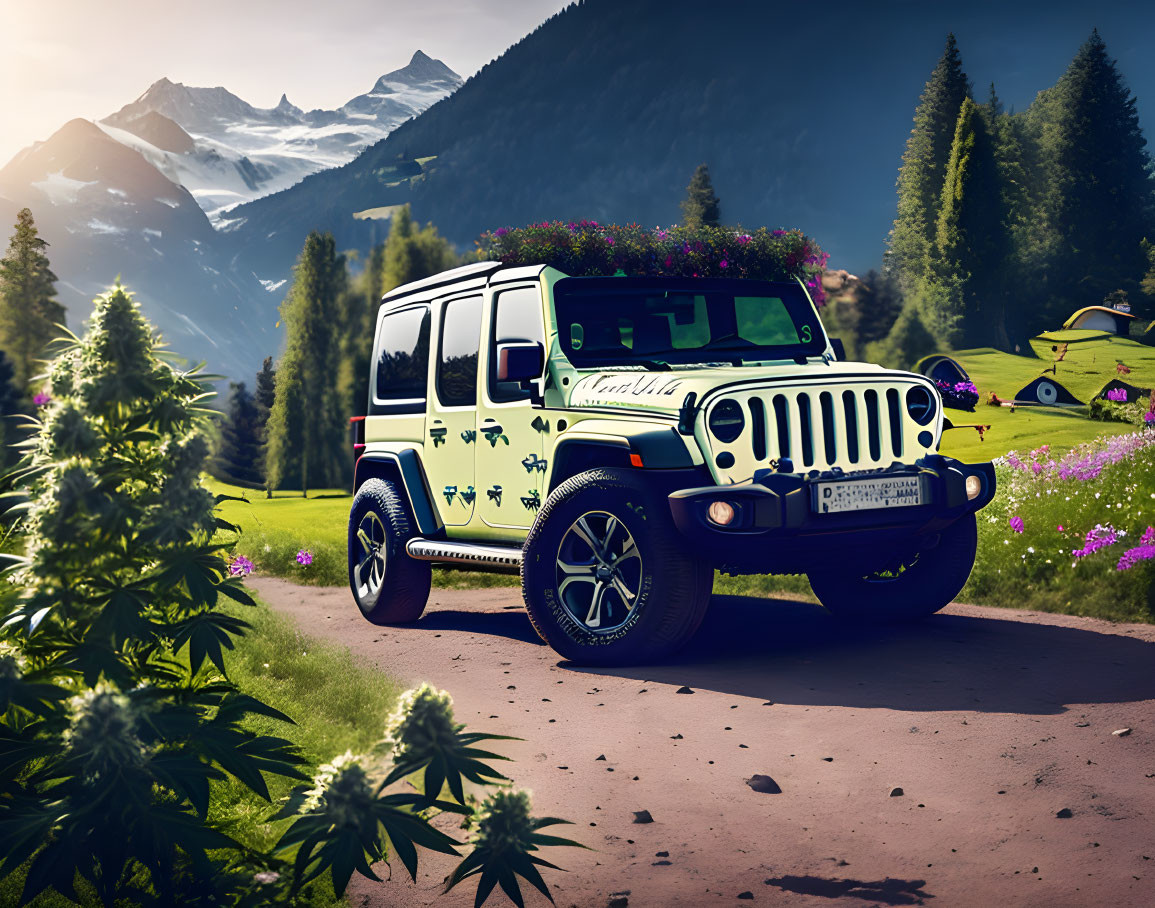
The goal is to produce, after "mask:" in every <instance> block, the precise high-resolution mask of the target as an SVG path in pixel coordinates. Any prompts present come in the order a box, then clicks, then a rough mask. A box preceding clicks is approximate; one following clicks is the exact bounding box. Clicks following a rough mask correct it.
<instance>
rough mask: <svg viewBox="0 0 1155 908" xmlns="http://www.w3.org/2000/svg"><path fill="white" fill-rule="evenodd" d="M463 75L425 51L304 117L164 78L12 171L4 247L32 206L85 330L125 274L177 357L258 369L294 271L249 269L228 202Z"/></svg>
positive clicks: (310, 164) (352, 148) (24, 155)
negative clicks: (100, 298) (231, 228)
mask: <svg viewBox="0 0 1155 908" xmlns="http://www.w3.org/2000/svg"><path fill="white" fill-rule="evenodd" d="M460 84H461V78H460V77H459V76H458V75H457V74H456V73H454V72H453V71H452V70H451V69H449V68H448V67H447V66H445V64H443V63H441V62H440V61H438V60H433V59H431V58H430V57H428V56H426V55H425V54H423V53H421V52H420V51H418V52H417V53H416V54H414V56H413V59H412V60H410V62H409V64H408V65H407V66H405V67H404V68H402V69H399V70H396V71H394V72H391V73H388V74H387V75H384V76H382V77H381V78H380V79H378V80H377V82H376V83H375V84H374V85H373V87H372V88H371V89H370V90H369V91H368V92H366V93H365V94H363V95H358V96H357V97H355V98H353V99H351V100H350V101H349V102H348V103H347V104H345V105H343V106H342V107H340V108H338V109H336V110H313V111H308V112H305V111H302V110H300V109H299V108H298V107H295V106H294V105H293V104H291V103H290V102H289V100H288V99H287V98H285V97H283V96H282V98H281V102H280V103H279V104H278V105H277V106H276V107H272V108H267V109H263V108H258V107H253V106H252V105H251V104H248V103H247V102H245V101H243V100H242V99H240V98H238V97H237V96H236V95H234V94H232V93H231V92H229V91H227V90H226V89H224V88H195V87H189V86H185V85H180V84H177V83H174V82H170V81H169V80H168V79H161V80H160V81H159V82H156V83H154V84H153V85H152V86H151V87H150V88H149V89H148V91H146V92H145V93H144V94H143V95H141V97H140V98H138V99H137V100H136V101H134V102H132V103H131V104H129V105H126V106H125V107H123V108H121V109H120V110H119V111H117V112H116V113H115V114H112V115H111V116H109V117H107V118H106V119H105V120H103V121H101V122H99V123H92V122H90V121H88V120H79V119H78V120H72V121H70V122H68V123H67V124H65V125H64V126H63V127H61V128H60V129H59V130H57V131H56V132H55V133H54V134H53V135H52V136H50V137H49V138H48V139H47V140H46V141H43V142H37V143H36V144H34V145H31V146H29V147H28V148H25V149H24V150H23V151H21V152H20V153H19V154H17V155H16V156H15V157H14V158H13V159H12V160H11V161H10V162H9V163H8V164H7V165H6V166H5V167H3V168H2V169H0V220H2V223H0V232H2V235H0V243H2V242H3V240H4V238H5V237H6V236H7V235H9V234H10V233H11V225H12V224H13V223H14V220H15V213H16V211H17V210H18V209H19V208H23V207H28V208H30V209H31V210H32V214H33V217H34V218H35V220H36V224H37V227H38V228H39V230H40V234H41V236H43V237H44V239H46V240H47V241H48V242H49V244H50V247H49V250H48V255H49V258H50V260H51V262H52V269H53V271H54V272H55V273H56V274H57V276H58V277H59V279H60V280H59V283H58V284H57V290H58V293H59V296H60V301H61V302H62V303H63V304H64V305H65V307H66V308H67V309H68V323H69V326H70V327H71V328H72V329H74V330H77V329H79V328H81V326H82V323H83V321H84V320H85V319H86V318H88V315H89V312H90V311H91V303H92V299H93V297H95V296H96V295H97V294H99V293H100V292H102V291H103V290H104V289H105V288H106V287H107V286H108V285H109V284H111V283H112V282H113V281H114V280H115V279H116V278H117V276H118V275H119V276H120V277H121V278H122V279H123V281H124V283H125V285H126V286H127V287H128V288H129V289H131V290H134V291H135V292H136V294H137V297H138V298H139V299H140V301H141V303H142V305H143V307H144V310H145V314H146V315H147V316H148V317H149V318H150V319H151V320H152V321H153V323H154V324H155V325H157V327H158V328H160V330H161V332H162V333H163V334H164V335H165V337H166V339H167V340H168V341H169V342H170V344H171V346H172V348H173V350H174V351H176V352H177V353H179V354H181V355H182V356H185V357H187V358H189V359H191V360H197V359H205V360H207V361H208V365H209V368H210V369H211V370H213V371H217V372H223V373H225V374H227V375H229V376H231V377H233V378H245V377H247V376H250V375H251V374H252V373H253V372H254V371H255V370H256V369H258V368H259V366H260V363H261V359H262V358H263V357H265V356H268V355H276V354H277V353H279V352H280V346H281V344H282V341H283V332H282V331H281V330H280V329H278V328H277V320H278V314H277V307H278V305H279V303H280V301H281V299H282V297H283V296H284V284H285V281H286V279H287V278H286V276H285V275H282V274H277V275H276V276H275V277H273V278H268V276H267V275H264V274H261V275H259V276H258V275H255V274H254V273H253V270H252V268H253V266H252V265H246V264H244V263H242V261H241V260H240V258H239V257H238V254H237V248H236V243H235V241H234V238H233V237H232V236H231V235H230V234H229V233H228V232H227V231H222V230H220V229H214V227H215V228H221V227H227V226H228V219H227V215H225V216H222V212H223V210H224V209H226V208H227V207H228V206H230V205H234V204H236V203H238V202H245V201H251V200H253V199H257V198H260V197H262V196H265V195H267V194H269V193H272V192H276V191H278V190H281V189H284V188H286V187H288V186H291V185H293V184H294V183H296V182H298V181H299V180H301V179H302V178H303V177H305V176H308V175H309V174H312V173H315V172H317V171H320V170H324V169H326V168H331V167H336V166H338V165H341V164H345V163H347V162H349V161H350V160H352V159H353V158H354V157H355V156H356V155H357V154H358V153H359V152H360V151H361V150H363V149H364V147H365V146H366V145H369V144H370V143H373V142H376V141H378V140H379V139H381V138H382V137H384V136H386V135H388V133H389V132H390V131H391V130H392V129H393V128H394V127H395V126H397V125H398V124H400V123H401V122H403V121H405V120H408V119H410V118H411V117H413V116H416V115H417V114H419V113H420V112H421V111H423V110H425V109H426V108H427V107H429V106H430V105H432V104H434V103H436V102H437V101H438V100H440V99H441V98H442V97H444V96H445V95H447V94H449V93H450V92H452V91H453V90H454V89H456V88H457V86H459V85H460ZM300 240H301V242H304V237H303V236H302V237H301V238H300ZM259 277H260V278H266V279H265V280H260V279H258V278H259Z"/></svg>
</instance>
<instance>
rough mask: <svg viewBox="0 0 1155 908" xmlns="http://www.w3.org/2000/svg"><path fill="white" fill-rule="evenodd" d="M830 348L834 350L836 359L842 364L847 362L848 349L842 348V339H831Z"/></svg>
mask: <svg viewBox="0 0 1155 908" xmlns="http://www.w3.org/2000/svg"><path fill="white" fill-rule="evenodd" d="M830 346H831V348H832V349H833V350H834V358H835V359H836V360H837V361H838V362H840V363H843V362H846V348H845V347H844V346H842V338H840V337H832V338H830Z"/></svg>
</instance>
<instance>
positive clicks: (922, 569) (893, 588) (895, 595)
mask: <svg viewBox="0 0 1155 908" xmlns="http://www.w3.org/2000/svg"><path fill="white" fill-rule="evenodd" d="M922 542H923V545H920V546H916V547H914V548H912V549H911V550H910V551H908V552H902V553H899V554H898V555H896V556H895V557H894V558H893V559H892V560H891V561H890V562H888V563H885V564H882V565H878V566H877V567H875V568H874V569H866V570H864V569H862V568H861V567H859V568H858V569H850V570H848V569H838V568H836V567H835V566H833V565H831V566H829V567H826V568H823V569H822V570H821V571H815V572H814V573H812V574H810V575H809V578H810V586H811V588H812V589H813V590H814V595H816V596H817V597H818V599H819V601H820V602H821V603H822V604H823V605H824V606H826V607H827V608H828V609H830V611H832V612H833V613H834V614H835V615H838V617H840V618H848V619H851V620H854V621H864V622H878V623H882V622H891V621H907V620H911V619H915V618H924V617H926V616H927V615H933V614H934V613H935V612H937V611H938V610H939V609H941V608H943V606H945V605H948V604H949V603H950V601H951V600H952V599H954V597H955V596H957V595H958V593H959V590H961V589H962V588H963V586H964V585H965V584H966V582H967V578H968V577H970V573H971V568H973V567H974V563H975V552H976V550H977V548H978V533H977V530H976V527H975V515H974V514H967V515H966V516H965V517H961V518H959V519H958V520H957V521H955V522H954V523H952V524H951V525H950V526H949V527H947V528H946V529H945V530H943V531H942V532H941V533H939V534H938V542H937V544H931V543H933V540H922Z"/></svg>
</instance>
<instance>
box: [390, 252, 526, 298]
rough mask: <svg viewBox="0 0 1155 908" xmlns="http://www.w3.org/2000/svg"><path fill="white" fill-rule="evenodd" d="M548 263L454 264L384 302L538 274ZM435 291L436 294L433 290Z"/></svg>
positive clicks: (396, 290)
mask: <svg viewBox="0 0 1155 908" xmlns="http://www.w3.org/2000/svg"><path fill="white" fill-rule="evenodd" d="M545 267H546V266H545V265H512V266H511V265H504V264H502V263H501V262H474V263H473V264H471V265H462V266H461V267H459V268H450V269H449V270H448V271H442V272H440V273H439V274H434V275H433V276H431V277H427V278H422V279H421V280H419V281H411V282H410V283H408V284H402V285H401V286H400V287H395V288H394V289H392V290H390V291H389V292H388V293H386V294H385V295H384V296H382V297H381V302H382V303H394V302H397V301H399V300H401V299H403V298H405V297H408V296H413V295H414V294H423V293H425V292H426V291H431V290H435V289H437V288H440V287H447V286H449V285H451V284H464V285H466V286H467V287H482V286H484V285H485V284H486V283H487V279H488V283H491V284H492V283H504V282H506V281H512V280H524V279H526V278H536V277H537V276H538V275H540V274H541V272H542V270H543V269H544V268H545ZM430 295H432V294H430Z"/></svg>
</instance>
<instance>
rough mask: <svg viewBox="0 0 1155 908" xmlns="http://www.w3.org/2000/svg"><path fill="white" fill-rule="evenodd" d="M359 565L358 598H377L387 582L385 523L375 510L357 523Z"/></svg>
mask: <svg viewBox="0 0 1155 908" xmlns="http://www.w3.org/2000/svg"><path fill="white" fill-rule="evenodd" d="M357 542H358V543H359V549H358V550H357V567H356V568H355V569H354V570H355V575H354V576H355V577H356V583H357V598H358V599H360V600H362V601H368V600H371V599H375V598H376V597H377V594H378V593H379V592H380V591H381V586H382V584H384V582H385V525H384V524H383V523H382V522H381V518H380V517H378V516H377V514H376V513H375V512H373V511H369V512H368V513H367V514H366V515H365V516H364V517H362V518H361V522H360V523H359V524H357Z"/></svg>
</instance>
